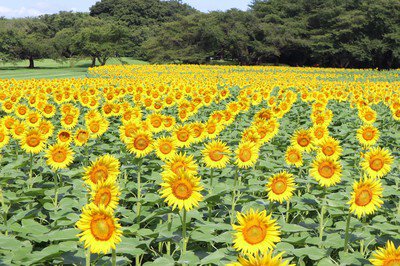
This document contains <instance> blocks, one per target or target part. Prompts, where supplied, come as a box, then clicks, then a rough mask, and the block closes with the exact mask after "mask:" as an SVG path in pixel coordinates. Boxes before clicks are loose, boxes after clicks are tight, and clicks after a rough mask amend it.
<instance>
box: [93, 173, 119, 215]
mask: <svg viewBox="0 0 400 266" xmlns="http://www.w3.org/2000/svg"><path fill="white" fill-rule="evenodd" d="M120 194H121V193H120V192H119V188H118V186H117V185H116V182H115V180H112V179H106V180H105V181H101V180H99V182H97V184H96V185H94V186H93V187H92V191H91V196H92V202H93V203H94V204H95V205H96V206H100V205H103V206H104V207H106V208H111V209H113V210H115V209H116V208H117V205H118V201H119V198H118V197H119V195H120Z"/></svg>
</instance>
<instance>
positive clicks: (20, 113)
mask: <svg viewBox="0 0 400 266" xmlns="http://www.w3.org/2000/svg"><path fill="white" fill-rule="evenodd" d="M29 111H30V109H29V107H28V106H26V105H23V104H19V105H18V106H17V107H16V109H15V111H14V112H15V114H16V115H17V117H19V118H22V119H24V118H26V116H27V115H28V112H29Z"/></svg>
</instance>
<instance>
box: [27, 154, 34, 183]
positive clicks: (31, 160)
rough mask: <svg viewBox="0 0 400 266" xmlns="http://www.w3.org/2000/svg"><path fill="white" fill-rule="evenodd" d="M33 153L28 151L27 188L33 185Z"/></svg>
mask: <svg viewBox="0 0 400 266" xmlns="http://www.w3.org/2000/svg"><path fill="white" fill-rule="evenodd" d="M32 168H33V153H30V159H29V184H28V188H32V187H33V171H32Z"/></svg>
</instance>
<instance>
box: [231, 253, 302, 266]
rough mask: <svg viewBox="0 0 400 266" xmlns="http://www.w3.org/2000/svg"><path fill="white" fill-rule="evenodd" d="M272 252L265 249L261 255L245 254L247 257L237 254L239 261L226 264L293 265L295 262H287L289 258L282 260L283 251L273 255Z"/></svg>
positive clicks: (234, 265)
mask: <svg viewBox="0 0 400 266" xmlns="http://www.w3.org/2000/svg"><path fill="white" fill-rule="evenodd" d="M272 253H273V252H272V251H266V252H264V254H263V255H259V254H256V255H255V256H252V255H247V259H246V258H245V257H243V256H239V258H238V261H239V262H234V263H229V264H227V265H226V266H295V264H289V260H283V258H282V256H283V254H284V252H281V253H279V254H277V255H276V256H273V254H272Z"/></svg>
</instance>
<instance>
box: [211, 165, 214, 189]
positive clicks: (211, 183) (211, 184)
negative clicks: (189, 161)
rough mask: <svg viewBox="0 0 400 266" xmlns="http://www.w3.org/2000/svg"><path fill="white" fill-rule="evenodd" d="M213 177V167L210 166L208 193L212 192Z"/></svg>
mask: <svg viewBox="0 0 400 266" xmlns="http://www.w3.org/2000/svg"><path fill="white" fill-rule="evenodd" d="M213 177H214V169H213V168H211V173H210V194H211V193H212V189H213Z"/></svg>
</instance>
